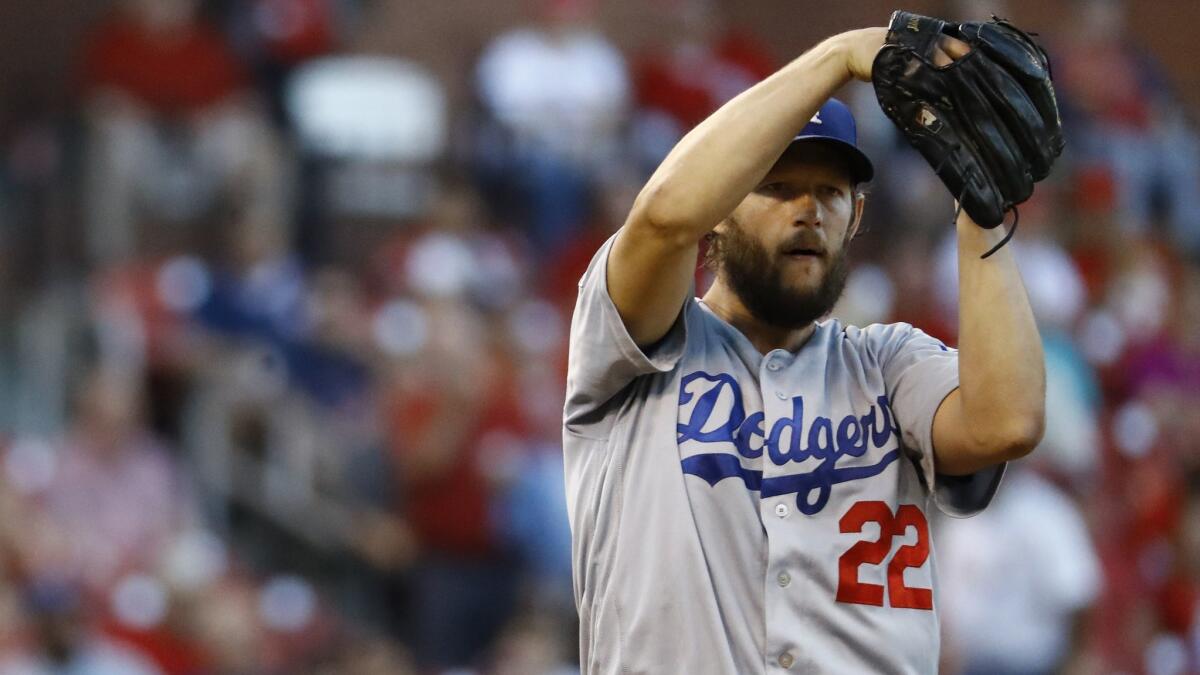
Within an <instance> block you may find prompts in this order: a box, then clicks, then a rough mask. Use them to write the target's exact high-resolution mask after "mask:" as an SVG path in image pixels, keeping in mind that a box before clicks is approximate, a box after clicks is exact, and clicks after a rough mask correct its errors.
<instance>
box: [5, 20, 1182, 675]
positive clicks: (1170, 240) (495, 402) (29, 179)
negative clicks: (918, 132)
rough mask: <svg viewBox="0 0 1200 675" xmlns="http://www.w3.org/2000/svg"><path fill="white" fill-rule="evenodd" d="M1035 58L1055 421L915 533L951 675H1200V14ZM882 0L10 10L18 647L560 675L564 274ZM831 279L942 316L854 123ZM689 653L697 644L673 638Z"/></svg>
mask: <svg viewBox="0 0 1200 675" xmlns="http://www.w3.org/2000/svg"><path fill="white" fill-rule="evenodd" d="M909 5H910V7H909V8H910V9H914V10H917V11H924V12H927V13H935V14H940V15H943V16H950V17H958V18H984V17H986V16H987V15H988V14H990V13H992V12H995V13H997V14H1001V15H1006V16H1008V17H1010V18H1012V19H1013V20H1015V21H1016V22H1017V23H1018V24H1020V25H1022V26H1024V27H1027V28H1030V29H1032V30H1036V31H1038V32H1040V34H1041V39H1043V40H1044V41H1045V43H1046V44H1047V45H1048V47H1049V49H1050V51H1051V55H1052V60H1053V64H1054V68H1055V71H1054V72H1055V76H1056V82H1057V85H1058V88H1059V93H1060V101H1061V103H1062V106H1063V114H1064V120H1065V125H1066V129H1067V137H1068V145H1067V153H1066V155H1065V156H1064V157H1063V159H1062V161H1061V163H1060V165H1059V166H1058V168H1057V169H1056V171H1055V174H1054V176H1052V178H1051V179H1050V180H1049V181H1047V182H1046V183H1044V184H1042V185H1041V186H1039V188H1038V191H1037V193H1036V194H1035V195H1034V198H1033V200H1032V201H1031V202H1029V203H1028V204H1026V205H1024V206H1022V207H1021V210H1020V212H1021V221H1020V222H1021V224H1020V229H1019V231H1018V233H1017V236H1016V240H1015V241H1014V242H1013V243H1012V244H1011V246H1012V247H1013V248H1014V250H1015V251H1016V254H1017V257H1018V259H1019V262H1020V264H1021V267H1022V271H1023V273H1024V275H1025V280H1026V283H1027V286H1028V288H1029V292H1030V294H1031V296H1032V299H1033V304H1034V307H1035V310H1036V313H1037V317H1038V322H1039V326H1040V328H1041V331H1042V335H1043V336H1044V339H1045V352H1046V359H1047V372H1048V378H1049V385H1048V389H1049V400H1048V411H1047V417H1048V426H1047V432H1046V437H1045V440H1044V442H1043V445H1042V447H1041V448H1040V449H1039V450H1038V451H1037V453H1036V454H1035V455H1033V456H1032V457H1031V458H1029V459H1027V460H1024V461H1022V462H1020V463H1019V464H1018V465H1016V466H1013V467H1011V469H1010V473H1009V474H1008V477H1007V479H1006V483H1005V485H1004V487H1003V488H1002V490H1001V492H1000V494H999V496H998V498H997V500H996V502H995V503H994V504H993V505H992V507H991V508H990V509H989V510H988V511H987V512H986V513H984V514H983V515H981V516H979V517H977V518H974V519H972V520H968V521H962V522H957V521H956V522H953V523H951V522H939V523H937V524H936V526H935V534H934V537H935V541H936V545H937V552H938V559H939V565H940V571H941V574H942V581H943V585H942V589H941V595H940V596H939V600H938V602H939V604H940V607H941V610H942V615H943V619H944V626H945V633H946V635H945V639H944V646H945V649H944V652H945V655H944V662H945V667H944V672H946V673H969V674H983V673H1004V674H1016V673H1031V674H1032V673H1050V672H1064V671H1065V672H1078V673H1142V672H1144V673H1150V674H1152V675H1172V674H1176V673H1186V672H1200V622H1198V621H1197V612H1198V611H1200V603H1198V600H1200V440H1198V439H1200V414H1197V410H1200V267H1198V266H1197V265H1198V260H1200V134H1198V130H1197V126H1196V118H1195V113H1196V111H1197V105H1200V69H1196V68H1195V65H1194V64H1195V54H1196V51H1195V49H1196V47H1195V36H1194V31H1192V30H1189V29H1190V28H1191V27H1194V26H1196V25H1198V24H1200V3H1195V2H1182V1H1180V2H1175V1H1173V0H1141V1H1140V2H1137V3H1132V2H1130V3H1128V4H1126V3H1122V2H1116V1H1113V0H1102V1H1095V2H1067V1H1063V2H1038V1H1036V0H1028V1H1025V0H1022V1H1016V0H1013V1H1012V2H1008V3H1005V2H1000V1H995V2H985V1H980V2H946V3H936V2H920V1H916V0H914V1H912V2H910V3H909ZM892 9H894V7H892V6H890V5H888V4H887V3H885V2H882V1H876V0H859V1H856V2H836V3H835V2H799V1H789V2H783V1H777V0H739V1H737V2H734V1H733V0H727V1H724V2H718V1H716V0H603V1H599V0H489V1H488V2H479V1H478V0H472V1H466V0H439V1H434V0H115V1H114V0H108V1H102V0H93V1H90V2H77V1H72V0H5V1H4V2H3V3H2V4H0V673H2V674H3V675H16V674H21V675H24V674H42V673H70V674H72V675H98V674H103V675H108V674H114V675H116V674H121V675H143V674H145V675H151V674H169V675H191V674H204V673H214V674H221V675H224V674H229V675H234V674H238V675H241V674H251V673H254V674H268V675H270V674H275V673H337V674H347V675H374V674H384V673H387V674H400V675H403V674H405V673H481V674H482V673H496V674H501V673H503V674H512V675H539V674H543V673H570V672H575V671H576V670H577V666H576V664H575V654H574V651H575V644H576V638H575V631H576V621H575V610H574V605H573V600H572V595H571V582H570V567H569V565H570V559H569V540H570V534H569V531H568V530H567V524H566V519H565V506H564V498H563V485H562V468H561V457H560V453H561V448H560V427H559V421H560V410H561V405H562V394H563V380H564V370H565V353H564V351H565V344H566V330H567V326H568V322H569V318H570V311H571V308H572V303H573V299H574V289H575V282H576V280H577V279H578V277H579V275H580V274H581V272H582V270H583V269H584V266H585V265H586V263H587V261H588V259H589V258H590V256H591V255H592V253H593V252H594V251H595V249H596V248H597V246H598V245H599V244H600V242H602V241H603V240H604V239H605V238H606V237H607V236H608V235H609V234H610V233H611V232H613V231H614V230H615V228H617V227H618V226H619V225H620V223H621V221H622V218H623V216H624V213H625V211H626V210H627V208H628V207H629V205H630V203H631V201H632V199H633V197H634V195H635V194H636V192H637V190H638V188H639V186H640V185H641V183H642V182H643V181H644V180H645V179H646V177H647V176H648V175H649V172H651V171H652V170H653V168H654V167H655V166H656V164H657V163H658V161H659V160H661V158H662V157H663V156H664V154H665V153H666V152H667V151H668V150H669V148H670V147H671V146H672V144H673V143H674V142H675V141H676V140H677V139H678V138H679V137H680V135H681V134H682V133H683V132H685V131H686V130H687V129H689V128H690V127H691V126H692V125H694V124H695V123H696V122H698V121H699V120H701V119H702V118H703V117H704V116H705V115H706V114H708V113H709V112H711V111H712V110H713V109H714V108H715V107H717V106H718V105H720V104H721V103H722V102H724V101H725V100H727V99H729V98H730V97H732V96H733V95H735V94H736V93H738V92H739V91H741V90H743V89H744V88H746V87H747V86H749V85H750V84H752V83H753V82H755V81H756V80H758V79H760V78H761V77H763V76H765V75H766V74H768V73H769V72H771V71H772V69H773V68H774V67H776V66H778V65H781V64H782V63H784V62H786V60H788V59H790V58H792V57H794V56H796V55H798V54H799V53H800V52H802V51H803V50H804V49H805V48H807V47H808V46H810V45H811V44H813V43H814V42H815V41H817V40H818V39H820V38H821V37H823V36H826V35H829V34H832V33H834V32H838V31H841V30H846V29H850V28H855V27H860V26H866V25H879V24H882V23H884V22H886V20H887V17H888V14H889V13H890V11H891V10H892ZM843 97H844V98H845V99H847V100H848V101H850V102H851V103H852V105H853V106H854V108H855V110H856V111H857V114H858V119H859V125H860V133H861V141H862V143H863V145H864V147H865V148H866V150H867V151H868V153H869V154H870V155H871V156H872V157H873V159H874V161H875V164H876V167H877V169H878V171H877V173H878V179H877V180H876V181H875V183H874V185H873V186H872V187H871V194H870V198H869V202H868V207H867V216H866V219H867V225H868V227H867V231H866V233H865V234H864V235H863V236H861V237H859V238H858V239H857V240H856V241H855V243H854V245H853V249H852V260H853V262H854V272H853V274H852V276H851V278H850V282H849V286H848V288H847V292H846V296H845V298H844V299H843V302H842V303H841V305H840V306H839V308H838V309H837V311H836V314H837V315H838V316H839V317H841V318H843V319H844V320H847V321H850V322H854V323H868V322H874V321H901V320H902V321H908V322H911V323H913V324H915V325H917V326H920V327H922V328H924V329H925V330H926V331H928V332H930V333H932V334H934V335H936V336H939V337H941V338H944V339H945V340H947V341H948V342H951V343H953V342H954V338H955V270H954V255H953V250H954V241H953V238H952V227H951V226H950V221H951V204H950V198H949V197H948V195H947V194H946V193H945V190H944V189H943V188H942V186H941V185H940V184H939V183H938V182H937V180H936V179H935V177H934V176H933V174H932V173H931V172H930V171H929V169H928V168H927V167H926V165H925V164H924V162H923V161H922V160H921V159H920V158H919V157H917V156H915V155H914V154H913V153H912V152H910V151H909V150H908V149H907V148H906V147H905V146H904V144H903V142H902V141H901V140H900V139H898V138H897V136H896V133H895V132H894V130H893V128H892V127H891V125H890V123H888V122H887V120H886V119H884V118H883V117H882V115H881V113H880V112H879V111H878V108H877V106H876V104H875V103H874V99H873V94H872V92H871V90H870V89H869V87H866V86H861V85H856V86H852V87H849V88H847V90H845V92H844V93H843ZM680 639H687V638H686V636H680Z"/></svg>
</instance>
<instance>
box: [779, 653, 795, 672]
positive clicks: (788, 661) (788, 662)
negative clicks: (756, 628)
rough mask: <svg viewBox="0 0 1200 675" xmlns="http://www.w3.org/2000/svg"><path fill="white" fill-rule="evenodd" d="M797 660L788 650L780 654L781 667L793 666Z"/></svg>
mask: <svg viewBox="0 0 1200 675" xmlns="http://www.w3.org/2000/svg"><path fill="white" fill-rule="evenodd" d="M795 661H796V660H795V659H793V658H792V655H791V654H789V653H788V652H784V653H782V654H780V655H779V667H780V668H791V667H792V664H793V663H795Z"/></svg>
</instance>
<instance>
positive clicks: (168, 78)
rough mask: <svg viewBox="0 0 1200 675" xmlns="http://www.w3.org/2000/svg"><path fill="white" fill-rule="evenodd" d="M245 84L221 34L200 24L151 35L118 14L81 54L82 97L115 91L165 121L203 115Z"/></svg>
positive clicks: (99, 27)
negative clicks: (168, 118)
mask: <svg viewBox="0 0 1200 675" xmlns="http://www.w3.org/2000/svg"><path fill="white" fill-rule="evenodd" d="M246 79H247V78H246V73H245V71H244V69H243V67H242V65H241V64H240V63H239V62H238V61H237V59H236V57H235V56H234V54H233V52H232V51H231V50H230V48H229V46H228V44H227V43H226V42H225V39H224V37H223V36H222V35H221V33H220V32H218V31H217V30H216V29H215V28H214V27H213V26H210V25H209V24H207V23H205V22H203V21H199V20H197V21H193V22H191V23H189V24H186V25H182V26H179V27H176V28H173V29H171V30H170V31H169V32H168V31H164V32H162V33H155V32H153V31H151V30H150V29H149V28H147V27H146V26H144V25H143V24H142V23H141V22H139V21H137V20H136V19H133V18H131V17H127V16H125V15H122V14H117V15H115V16H114V17H112V18H111V19H109V20H107V21H105V22H103V23H101V24H100V25H99V26H98V27H97V28H96V29H95V30H94V32H93V33H92V35H91V36H90V37H89V39H88V41H87V43H86V46H85V48H84V62H83V86H84V91H85V93H88V94H91V93H94V92H96V91H97V90H103V89H115V90H117V91H120V92H122V93H124V94H126V95H129V96H131V97H133V98H135V99H137V100H138V101H139V102H141V103H142V104H143V105H145V106H147V107H148V108H150V109H151V110H153V111H154V112H157V113H159V114H163V115H183V114H188V113H193V112H197V111H200V110H203V109H204V108H206V107H209V106H211V105H213V104H216V103H219V102H220V101H222V100H223V99H224V98H226V97H228V96H229V95H230V94H232V93H234V92H236V91H238V90H240V89H242V87H243V86H244V84H245V83H246Z"/></svg>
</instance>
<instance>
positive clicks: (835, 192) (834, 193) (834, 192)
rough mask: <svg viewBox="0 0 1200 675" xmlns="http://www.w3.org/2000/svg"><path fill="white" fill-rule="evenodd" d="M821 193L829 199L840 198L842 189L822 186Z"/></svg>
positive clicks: (833, 186)
mask: <svg viewBox="0 0 1200 675" xmlns="http://www.w3.org/2000/svg"><path fill="white" fill-rule="evenodd" d="M821 193H822V194H826V195H829V196H830V197H841V196H842V189H841V188H839V187H837V186H835V185H822V186H821Z"/></svg>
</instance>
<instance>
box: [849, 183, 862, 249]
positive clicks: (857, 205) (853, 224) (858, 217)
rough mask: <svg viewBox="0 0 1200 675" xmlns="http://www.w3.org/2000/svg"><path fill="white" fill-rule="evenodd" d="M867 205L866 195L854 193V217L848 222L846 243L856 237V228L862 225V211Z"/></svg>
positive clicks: (856, 191)
mask: <svg viewBox="0 0 1200 675" xmlns="http://www.w3.org/2000/svg"><path fill="white" fill-rule="evenodd" d="M866 205H867V195H866V194H865V193H863V192H862V191H861V190H855V191H854V216H853V217H852V218H851V220H850V234H849V236H848V237H846V241H850V240H851V239H853V238H855V237H857V236H858V226H859V225H861V224H862V216H863V209H864V208H866Z"/></svg>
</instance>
